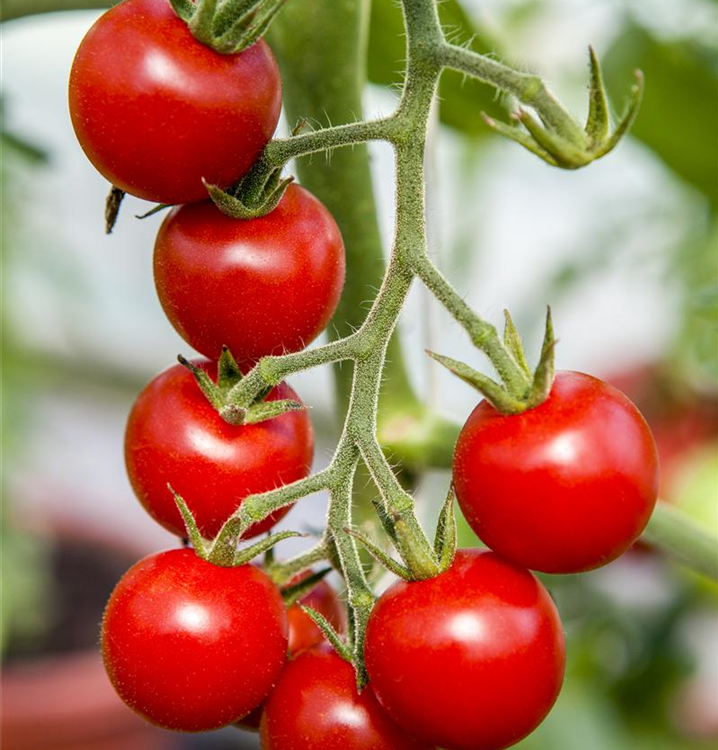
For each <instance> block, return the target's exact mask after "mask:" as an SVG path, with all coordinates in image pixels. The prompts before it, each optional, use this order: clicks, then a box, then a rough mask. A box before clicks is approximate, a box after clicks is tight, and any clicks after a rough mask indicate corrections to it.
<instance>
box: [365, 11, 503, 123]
mask: <svg viewBox="0 0 718 750" xmlns="http://www.w3.org/2000/svg"><path fill="white" fill-rule="evenodd" d="M439 14H440V16H441V22H442V24H443V26H444V29H445V30H446V33H447V36H448V38H449V39H450V40H451V41H454V42H456V43H457V44H463V43H465V42H468V41H469V40H471V42H470V45H469V46H470V47H471V49H473V50H475V51H476V52H481V53H490V52H496V51H497V49H496V44H495V43H493V42H492V40H490V39H489V38H488V37H487V36H485V35H483V34H480V33H477V32H476V29H475V28H474V25H473V23H472V22H471V19H470V18H469V16H468V15H467V14H466V11H465V10H464V9H463V8H462V7H461V4H460V3H459V2H457V0H447V2H443V3H441V4H440V5H439ZM405 41H406V39H405V36H404V24H403V20H402V13H401V9H400V7H399V6H398V4H397V3H396V2H394V0H373V2H372V10H371V26H370V33H369V52H368V75H369V80H370V81H372V82H373V83H379V84H383V85H387V86H395V85H399V84H401V82H402V81H403V75H404V67H405V61H406V50H405V46H404V45H405ZM439 96H440V117H441V121H442V122H444V123H445V124H447V125H450V126H452V127H454V128H456V129H457V130H460V131H461V132H463V133H465V134H466V135H470V136H486V135H490V133H491V131H490V130H489V128H487V127H486V125H485V124H484V123H483V122H482V120H481V113H482V112H487V113H488V114H489V115H491V116H492V117H497V118H499V119H500V118H502V117H503V118H505V117H506V108H505V107H504V106H503V104H502V101H501V99H499V98H498V97H497V96H496V91H495V89H493V88H492V87H491V86H487V85H485V84H483V83H479V82H477V81H475V80H472V79H468V78H465V77H464V76H463V75H462V74H461V73H456V72H454V71H446V72H445V73H444V74H443V75H442V77H441V82H440V84H439Z"/></svg>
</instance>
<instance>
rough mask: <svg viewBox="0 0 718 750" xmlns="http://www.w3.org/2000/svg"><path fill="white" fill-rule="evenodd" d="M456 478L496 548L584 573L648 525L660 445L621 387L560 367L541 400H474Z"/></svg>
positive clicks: (469, 514) (470, 512) (472, 515)
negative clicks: (508, 408) (521, 407)
mask: <svg viewBox="0 0 718 750" xmlns="http://www.w3.org/2000/svg"><path fill="white" fill-rule="evenodd" d="M454 485H455V488H456V496H457V498H458V501H459V505H460V506H461V510H462V512H463V514H464V516H465V517H466V520H467V521H468V523H469V525H470V526H471V528H472V529H473V530H474V532H475V533H476V534H477V535H478V536H479V537H480V539H481V540H482V541H483V542H484V543H485V544H486V545H488V546H489V547H490V548H491V549H493V550H494V551H495V552H498V553H499V554H500V555H502V556H503V557H505V558H506V559H508V560H512V561H513V562H516V563H518V564H520V565H523V566H524V567H527V568H531V569H532V570H541V571H544V572H546V573H578V572H581V571H584V570H591V569H593V568H597V567H599V566H601V565H605V564H606V563H608V562H610V561H611V560H614V559H615V558H617V557H618V556H619V555H620V554H621V553H623V552H625V550H627V549H628V548H629V547H630V546H631V544H632V543H633V542H634V541H635V540H636V538H637V537H638V536H639V535H640V533H641V532H642V531H643V529H644V527H645V526H646V524H647V523H648V519H649V518H650V516H651V513H652V511H653V506H654V505H655V502H656V495H657V492H658V455H657V452H656V445H655V442H654V440H653V436H652V435H651V431H650V429H649V427H648V425H647V424H646V422H645V420H644V419H643V417H642V416H641V414H640V413H639V411H638V410H637V409H636V407H635V406H634V405H633V404H632V403H631V402H630V401H629V400H628V399H627V398H626V397H625V396H624V395H623V394H622V393H621V392H620V391H618V390H616V389H615V388H614V387H613V386H610V385H608V384H607V383H604V382H602V381H601V380H598V379H596V378H593V377H591V376H590V375H583V374H581V373H577V372H561V373H558V375H557V376H556V380H555V382H554V385H553V388H552V390H551V394H550V396H549V398H548V399H547V400H546V401H545V402H544V403H543V404H541V406H538V407H536V408H535V409H531V410H529V411H527V412H524V413H523V414H519V415H515V416H504V415H502V414H499V412H497V411H496V410H495V409H494V408H493V407H492V406H490V405H489V404H488V403H487V402H485V401H483V402H481V403H480V404H479V405H478V406H477V407H476V409H474V411H473V413H472V414H471V416H470V417H469V419H468V420H467V422H466V424H465V425H464V427H463V429H462V431H461V434H460V435H459V440H458V442H457V444H456V451H455V453H454Z"/></svg>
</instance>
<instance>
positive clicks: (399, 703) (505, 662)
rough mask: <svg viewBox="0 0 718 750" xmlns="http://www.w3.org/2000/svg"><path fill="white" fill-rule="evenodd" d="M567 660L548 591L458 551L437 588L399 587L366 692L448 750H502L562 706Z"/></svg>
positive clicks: (374, 645)
mask: <svg viewBox="0 0 718 750" xmlns="http://www.w3.org/2000/svg"><path fill="white" fill-rule="evenodd" d="M564 660H565V644H564V638H563V632H562V630H561V621H560V620H559V616H558V612H557V611H556V607H555V606H554V603H553V601H552V599H551V597H550V596H549V594H548V592H547V591H546V589H545V588H544V587H543V586H542V585H541V583H540V582H539V581H538V580H536V578H534V576H533V575H531V573H529V572H528V571H527V570H524V569H521V568H518V567H515V566H514V565H511V564H510V563H507V562H504V561H503V560H502V559H501V558H499V557H498V556H497V555H495V554H493V553H490V552H485V551H484V552H482V551H479V550H459V551H458V552H457V554H456V558H455V560H454V563H453V565H452V566H451V567H450V568H449V569H448V570H447V571H446V572H445V573H442V574H441V575H438V576H436V577H435V578H431V579H428V580H425V581H418V582H414V583H407V582H405V581H399V582H397V583H395V584H394V585H392V586H391V587H390V588H389V589H388V590H387V591H386V592H385V593H384V594H383V595H382V596H381V597H380V599H379V600H378V601H377V603H376V606H375V607H374V610H373V611H372V614H371V616H370V618H369V624H368V628H367V634H366V667H367V671H368V673H369V679H370V683H369V684H370V685H372V686H373V688H374V693H375V694H376V697H377V698H378V699H379V702H380V703H381V705H382V706H383V707H384V709H385V710H386V711H387V712H388V713H389V715H390V716H391V717H392V718H393V719H394V721H396V722H397V723H398V724H400V725H401V726H402V727H404V728H405V729H406V730H407V731H411V732H413V733H414V734H415V735H416V736H417V737H419V738H420V739H422V740H424V741H425V742H428V743H431V744H436V745H439V746H440V747H442V748H444V749H445V750H498V748H504V747H508V746H509V745H512V744H514V743H515V742H518V741H519V740H520V739H521V738H522V737H525V736H526V735H527V734H529V733H530V732H532V731H533V730H534V729H535V728H536V727H537V726H538V725H539V724H540V723H541V721H542V720H543V719H544V717H545V716H546V714H547V713H548V712H549V710H550V709H551V706H552V705H553V704H554V701H555V700H556V697H557V696H558V693H559V690H560V688H561V683H562V681H563V672H564ZM275 694H276V693H274V694H273V695H272V699H273V698H274V695H275Z"/></svg>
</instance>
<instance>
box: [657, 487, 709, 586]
mask: <svg viewBox="0 0 718 750" xmlns="http://www.w3.org/2000/svg"><path fill="white" fill-rule="evenodd" d="M643 539H644V540H645V541H647V542H648V543H649V544H652V545H654V546H655V547H658V548H659V549H660V550H661V551H663V552H664V553H665V554H666V555H668V556H669V557H672V558H673V559H675V560H677V561H678V562H679V563H681V564H682V565H685V566H686V567H688V568H690V569H691V570H694V571H695V572H696V573H701V574H703V575H704V576H707V577H708V578H712V579H713V580H714V581H718V535H717V534H710V533H708V532H707V531H706V530H705V529H704V528H703V527H702V526H700V525H699V524H698V523H697V522H696V521H694V520H693V519H692V518H691V517H690V516H689V515H688V514H687V513H686V512H685V511H682V510H680V509H679V508H676V507H675V506H673V505H669V504H668V503H666V502H664V501H662V500H659V501H658V503H657V505H656V509H655V510H654V511H653V516H651V520H650V521H649V522H648V526H647V528H646V530H645V531H644V532H643Z"/></svg>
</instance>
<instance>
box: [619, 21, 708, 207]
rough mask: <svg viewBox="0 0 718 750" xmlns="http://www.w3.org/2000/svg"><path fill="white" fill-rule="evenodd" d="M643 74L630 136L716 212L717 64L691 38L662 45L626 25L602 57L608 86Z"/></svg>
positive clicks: (646, 34) (644, 33)
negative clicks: (640, 99)
mask: <svg viewBox="0 0 718 750" xmlns="http://www.w3.org/2000/svg"><path fill="white" fill-rule="evenodd" d="M635 68H640V69H641V70H643V72H644V73H645V75H646V93H645V97H644V100H643V104H642V106H641V110H640V112H639V113H638V117H637V119H636V122H635V124H634V125H633V129H632V131H631V132H632V133H633V135H634V136H635V137H637V138H639V139H640V140H641V141H643V142H644V143H645V144H646V145H647V146H649V147H650V148H651V149H653V150H654V151H655V152H656V153H657V154H658V156H659V157H660V158H661V159H662V160H663V161H664V162H665V163H666V165H668V167H670V168H671V169H672V170H673V171H674V172H675V173H676V174H677V175H678V176H679V177H681V178H682V179H683V180H685V181H686V182H688V183H690V184H691V185H693V186H694V187H696V188H698V190H700V191H701V192H702V193H703V194H704V195H705V196H706V197H707V198H708V199H709V200H710V202H711V205H712V207H713V210H718V64H717V63H716V54H715V50H709V49H706V48H704V47H701V46H700V45H699V44H698V43H697V42H696V41H695V40H674V41H664V40H660V39H657V38H655V37H654V36H652V35H651V34H650V33H649V32H648V31H647V30H646V29H644V28H642V27H640V26H638V25H636V24H635V23H632V22H631V23H629V24H628V25H627V26H626V28H625V29H624V30H623V32H622V33H621V34H620V35H619V37H618V38H617V39H616V41H615V42H614V44H613V46H612V47H611V49H610V50H609V52H608V53H607V54H606V55H605V56H604V72H605V77H606V80H607V82H608V85H609V88H613V89H614V90H620V87H621V82H622V81H625V80H627V78H629V77H630V74H631V71H632V70H633V69H635Z"/></svg>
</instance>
